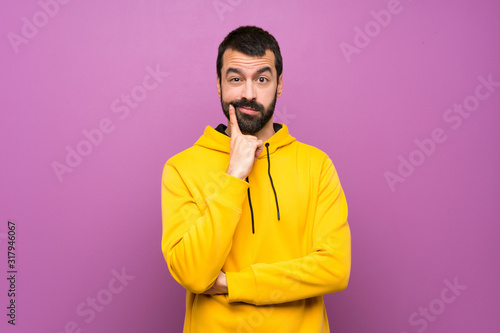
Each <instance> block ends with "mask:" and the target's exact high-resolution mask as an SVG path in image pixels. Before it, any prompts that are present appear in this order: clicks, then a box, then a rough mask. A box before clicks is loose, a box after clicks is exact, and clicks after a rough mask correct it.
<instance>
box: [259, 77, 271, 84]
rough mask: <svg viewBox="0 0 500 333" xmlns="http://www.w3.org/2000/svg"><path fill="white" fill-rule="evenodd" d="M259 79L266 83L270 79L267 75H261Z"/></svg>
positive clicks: (260, 81)
mask: <svg viewBox="0 0 500 333" xmlns="http://www.w3.org/2000/svg"><path fill="white" fill-rule="evenodd" d="M257 80H258V81H259V83H266V82H267V81H269V80H268V79H267V77H264V76H261V77H259V78H258V79H257Z"/></svg>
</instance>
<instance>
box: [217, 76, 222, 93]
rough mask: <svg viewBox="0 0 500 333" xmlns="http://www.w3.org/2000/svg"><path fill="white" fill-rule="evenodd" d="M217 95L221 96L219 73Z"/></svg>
mask: <svg viewBox="0 0 500 333" xmlns="http://www.w3.org/2000/svg"><path fill="white" fill-rule="evenodd" d="M217 95H219V98H220V96H221V93H220V79H219V75H217Z"/></svg>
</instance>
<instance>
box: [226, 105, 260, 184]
mask: <svg viewBox="0 0 500 333" xmlns="http://www.w3.org/2000/svg"><path fill="white" fill-rule="evenodd" d="M229 124H230V126H231V150H230V153H229V155H230V157H229V166H228V167H227V171H226V173H227V174H229V175H231V176H234V177H237V178H239V179H241V180H245V178H247V176H248V175H249V174H250V171H252V168H253V164H254V162H255V161H256V160H257V156H259V154H260V153H261V152H262V150H263V149H264V148H263V143H262V140H259V139H258V138H257V137H255V136H253V135H245V134H243V133H241V131H240V127H239V126H238V119H237V118H236V111H235V110H234V106H232V105H229Z"/></svg>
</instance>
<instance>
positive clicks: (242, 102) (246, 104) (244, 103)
mask: <svg viewBox="0 0 500 333" xmlns="http://www.w3.org/2000/svg"><path fill="white" fill-rule="evenodd" d="M229 104H232V105H233V106H234V107H235V108H237V107H240V108H250V109H253V110H255V111H260V112H264V111H265V108H264V105H262V104H260V103H257V102H256V101H254V100H251V101H249V100H248V99H246V98H243V99H237V100H234V101H232V102H231V103H229Z"/></svg>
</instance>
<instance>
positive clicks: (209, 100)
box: [0, 0, 500, 333]
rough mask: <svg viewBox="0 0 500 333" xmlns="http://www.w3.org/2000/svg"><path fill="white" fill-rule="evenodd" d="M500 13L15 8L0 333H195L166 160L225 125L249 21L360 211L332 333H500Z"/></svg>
mask: <svg viewBox="0 0 500 333" xmlns="http://www.w3.org/2000/svg"><path fill="white" fill-rule="evenodd" d="M499 12H500V5H499V3H498V2H497V1H493V0H491V1H481V2H475V1H472V0H469V1H440V2H437V1H425V0H413V1H411V0H401V1H397V0H377V1H373V0H372V1H368V0H364V1H347V0H339V1H332V2H326V1H315V2H311V1H302V0H295V1H285V0H280V1H274V2H270V1H262V0H260V1H249V0H218V1H212V0H203V1H202V0H188V1H186V0H182V1H181V0H177V1H132V0H120V1H118V0H113V1H68V0H64V1H63V0H58V2H56V0H41V1H37V0H24V1H11V2H9V4H8V5H7V4H4V8H3V10H1V11H0V32H1V34H2V35H3V37H2V39H1V42H0V47H1V56H2V61H1V62H0V67H1V78H0V80H1V89H0V100H1V102H2V111H1V120H0V124H1V127H2V130H1V131H0V145H1V158H2V163H1V165H0V168H1V170H0V171H1V173H0V174H1V186H0V191H1V194H0V195H1V206H0V249H1V250H0V253H1V258H0V262H1V266H0V267H1V272H0V277H1V279H0V281H1V282H0V295H1V296H0V308H1V309H2V310H1V313H0V314H1V316H0V318H2V320H1V323H0V330H1V331H2V332H30V333H31V332H42V333H60V332H180V331H181V327H182V322H183V316H184V296H185V292H184V290H183V289H182V287H180V286H179V285H178V284H177V283H175V281H174V280H173V279H172V277H171V276H170V274H169V272H168V269H167V265H166V263H165V261H164V259H163V256H162V253H161V249H160V240H161V211H160V179H161V172H162V166H163V164H164V162H165V161H166V160H167V159H168V158H169V157H170V156H172V155H174V154H175V153H177V152H179V151H181V150H183V149H185V148H187V147H189V146H191V145H192V144H193V143H194V142H195V140H196V139H197V138H198V137H199V136H200V135H201V134H202V131H203V129H204V127H205V126H206V125H212V126H215V125H217V124H218V123H220V122H225V118H224V117H223V114H222V112H221V109H220V102H219V100H218V97H217V94H216V89H215V88H216V87H215V60H216V51H217V46H218V44H219V43H220V42H221V41H222V39H223V37H224V36H225V35H226V34H227V33H228V32H229V31H230V30H232V29H233V28H236V27H237V26H239V25H245V24H255V25H259V26H262V27H264V28H265V29H267V30H269V31H270V32H271V33H272V34H273V35H274V36H275V37H276V38H277V39H278V41H279V42H280V46H281V49H282V53H283V57H284V90H283V96H282V97H281V98H280V99H279V100H278V104H277V110H276V116H275V120H276V121H279V122H285V123H287V125H288V126H289V128H290V131H291V134H292V135H293V136H295V137H296V138H298V139H299V140H300V141H302V142H305V143H308V144H312V145H314V146H317V147H318V148H320V149H322V150H324V151H325V152H327V153H328V154H329V155H330V156H331V158H332V160H333V162H334V164H335V165H336V167H337V169H338V171H339V174H340V179H341V181H342V184H343V187H344V189H345V192H346V196H347V199H348V204H349V222H350V226H351V230H352V237H353V243H352V246H353V248H352V250H353V252H352V253H353V258H352V262H353V266H352V267H353V268H352V274H351V281H350V285H349V287H348V288H347V290H345V291H343V292H340V293H337V294H331V295H328V296H325V300H326V303H327V309H328V314H329V319H330V322H331V326H332V328H333V332H337V333H350V332H354V333H357V332H374V333H378V332H381V333H388V332H395V333H403V332H406V333H411V332H424V331H426V332H450V333H451V332H453V333H461V332H463V333H466V332H467V333H469V332H485V333H489V332H498V331H500V324H499V323H498V320H495V318H497V317H498V312H499V311H500V302H499V301H498V299H499V296H500V287H499V283H498V277H499V274H498V273H499V270H500V269H499V265H498V254H499V251H500V245H499V243H498V241H497V238H498V234H499V231H500V227H499V226H498V222H499V219H498V216H499V213H500V209H499V207H500V205H499V204H498V199H499V195H498V191H499V188H500V177H499V175H498V173H499V171H498V170H499V169H500V149H499V141H500V131H499V130H498V124H499V121H500V61H499V59H500V44H499V43H498V41H499V40H500V20H499V19H498V13H499ZM9 220H10V221H13V222H15V237H16V238H15V244H14V245H15V246H14V247H15V249H14V251H13V252H14V253H15V260H16V262H15V264H14V265H15V266H14V270H15V271H16V272H17V273H15V274H14V275H15V281H14V284H13V285H14V286H15V291H16V295H15V297H8V295H7V292H8V290H9V288H10V282H9V281H8V280H7V279H6V278H7V277H8V276H9V275H10V274H9V273H7V270H9V268H8V267H7V260H8V258H7V251H8V245H9V244H8V233H7V232H8V223H7V222H8V221H9ZM13 232H14V231H13ZM13 232H11V234H12V233H13ZM11 299H14V300H15V313H16V321H15V323H16V326H15V327H13V326H12V325H9V324H8V323H7V320H8V319H9V318H8V317H7V316H6V314H7V313H8V311H9V309H7V306H9V302H10V300H11Z"/></svg>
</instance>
